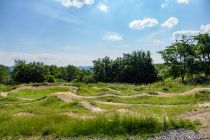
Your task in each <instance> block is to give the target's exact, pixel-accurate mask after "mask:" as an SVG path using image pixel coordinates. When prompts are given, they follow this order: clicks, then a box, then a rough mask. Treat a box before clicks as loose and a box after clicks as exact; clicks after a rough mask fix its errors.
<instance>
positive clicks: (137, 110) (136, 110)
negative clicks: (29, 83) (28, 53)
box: [0, 83, 210, 139]
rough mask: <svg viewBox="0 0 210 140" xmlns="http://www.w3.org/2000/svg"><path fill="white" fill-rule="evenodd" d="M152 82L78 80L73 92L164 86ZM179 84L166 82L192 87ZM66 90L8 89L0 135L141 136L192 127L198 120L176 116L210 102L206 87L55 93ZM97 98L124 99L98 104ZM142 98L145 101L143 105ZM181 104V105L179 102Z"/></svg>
mask: <svg viewBox="0 0 210 140" xmlns="http://www.w3.org/2000/svg"><path fill="white" fill-rule="evenodd" d="M156 84H157V85H156ZM156 84H152V85H129V84H108V83H98V84H86V85H85V84H81V83H77V85H76V86H77V91H76V92H77V93H75V94H79V95H83V96H84V95H88V96H90V95H100V94H103V93H110V94H121V95H132V94H137V93H144V92H148V91H153V92H154V91H157V90H158V91H164V89H162V88H161V87H160V85H158V84H160V83H156ZM180 86H181V85H177V86H175V85H173V86H172V87H171V88H169V87H168V91H167V92H168V94H173V92H182V91H186V90H189V89H192V88H193V86H181V87H182V88H181V89H178V87H180ZM198 87H199V86H198ZM207 87H208V86H207ZM3 88H4V89H9V87H2V88H0V89H3ZM164 88H165V87H164ZM74 89H75V88H74ZM10 90H11V89H10ZM10 90H2V91H10ZM69 91H71V92H72V91H73V90H71V89H70V87H56V86H55V87H49V88H39V87H37V88H33V89H23V90H20V91H17V92H11V93H9V94H8V96H7V97H0V122H1V123H0V139H2V138H11V137H12V138H31V137H37V138H38V139H39V138H40V139H41V138H43V137H48V138H52V139H53V138H64V137H65V138H68V137H71V138H73V137H77V138H78V137H80V138H81V139H82V138H84V139H85V138H87V137H111V138H112V139H126V137H127V138H128V137H129V136H135V137H139V138H145V137H149V136H152V135H154V134H156V133H159V132H161V131H164V130H167V129H173V128H186V129H197V128H198V122H190V121H187V120H182V119H180V118H179V117H178V116H180V115H181V114H184V113H186V112H191V111H194V110H199V109H202V107H199V106H198V105H197V104H198V103H202V102H210V96H209V93H208V92H201V93H196V94H192V95H187V96H179V95H178V94H176V93H175V96H171V97H158V95H154V96H149V97H136V98H120V97H101V98H96V99H86V98H82V97H81V98H72V99H71V100H70V101H69V102H64V101H63V100H61V99H59V98H58V97H57V96H54V93H58V92H62V93H63V92H64V93H65V92H69ZM176 95H177V96H176ZM84 101H86V102H89V103H90V104H91V105H92V106H95V107H98V108H100V109H102V110H104V111H103V112H94V111H92V110H90V109H89V108H87V107H85V106H84V105H83V103H82V102H84ZM100 101H103V102H106V103H110V102H112V103H126V104H119V105H117V104H116V105H112V104H103V103H100ZM127 104H128V105H127ZM141 104H142V105H141ZM144 104H148V106H145V105H144ZM180 104H182V105H184V106H180ZM150 105H151V106H150ZM160 105H163V106H160ZM164 105H165V106H164ZM167 105H175V106H167Z"/></svg>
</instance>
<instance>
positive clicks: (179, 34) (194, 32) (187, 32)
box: [173, 30, 200, 40]
mask: <svg viewBox="0 0 210 140" xmlns="http://www.w3.org/2000/svg"><path fill="white" fill-rule="evenodd" d="M199 33H200V32H199V31H197V30H183V31H176V32H173V39H174V40H176V39H177V40H179V39H181V38H182V36H183V35H186V36H194V35H198V34H199Z"/></svg>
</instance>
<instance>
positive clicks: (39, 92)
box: [9, 87, 69, 99]
mask: <svg viewBox="0 0 210 140" xmlns="http://www.w3.org/2000/svg"><path fill="white" fill-rule="evenodd" d="M67 91H69V89H68V88H67V87H66V88H65V87H51V88H43V89H24V90H21V91H18V92H15V93H12V94H9V96H10V97H21V98H30V99H38V98H43V97H45V96H48V95H50V94H53V93H56V92H67Z"/></svg>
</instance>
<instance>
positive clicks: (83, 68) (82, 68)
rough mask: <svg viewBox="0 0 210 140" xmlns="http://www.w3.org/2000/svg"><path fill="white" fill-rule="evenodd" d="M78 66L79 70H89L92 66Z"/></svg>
mask: <svg viewBox="0 0 210 140" xmlns="http://www.w3.org/2000/svg"><path fill="white" fill-rule="evenodd" d="M78 68H79V69H80V70H90V69H91V68H93V67H92V66H78Z"/></svg>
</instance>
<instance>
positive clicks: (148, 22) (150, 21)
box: [129, 18, 158, 30]
mask: <svg viewBox="0 0 210 140" xmlns="http://www.w3.org/2000/svg"><path fill="white" fill-rule="evenodd" d="M157 24H158V21H157V20H156V19H154V18H145V19H143V20H133V21H131V22H130V23H129V27H130V28H131V29H134V30H141V29H143V28H145V27H154V26H156V25H157Z"/></svg>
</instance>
